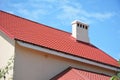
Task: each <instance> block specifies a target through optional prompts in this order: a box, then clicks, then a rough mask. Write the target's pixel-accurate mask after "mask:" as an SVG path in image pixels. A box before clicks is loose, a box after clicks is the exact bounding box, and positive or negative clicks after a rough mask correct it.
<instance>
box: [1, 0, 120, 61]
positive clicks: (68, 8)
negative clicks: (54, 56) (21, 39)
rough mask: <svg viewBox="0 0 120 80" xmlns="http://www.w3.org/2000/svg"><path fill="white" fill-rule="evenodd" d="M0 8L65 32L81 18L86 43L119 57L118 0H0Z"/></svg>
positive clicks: (119, 8) (119, 6) (119, 4)
mask: <svg viewBox="0 0 120 80" xmlns="http://www.w3.org/2000/svg"><path fill="white" fill-rule="evenodd" d="M0 9H1V10H3V11H6V12H9V13H12V14H15V15H18V16H21V17H24V18H27V19H30V20H33V21H36V22H39V23H42V24H46V25H49V26H51V27H54V28H58V29H61V30H64V31H67V32H71V22H72V21H74V20H80V21H83V22H85V23H87V24H89V26H90V28H89V37H90V42H91V43H92V44H94V45H95V46H97V47H98V48H100V49H102V50H103V51H104V52H106V53H108V54H109V55H111V56H113V57H114V58H116V59H119V58H120V25H119V24H120V0H0Z"/></svg>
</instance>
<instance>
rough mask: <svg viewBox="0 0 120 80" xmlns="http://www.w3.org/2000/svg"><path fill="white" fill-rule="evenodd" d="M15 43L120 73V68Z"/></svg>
mask: <svg viewBox="0 0 120 80" xmlns="http://www.w3.org/2000/svg"><path fill="white" fill-rule="evenodd" d="M16 41H17V43H18V44H19V45H20V46H23V47H26V48H30V49H34V50H38V51H42V52H45V53H48V54H52V55H56V56H60V57H63V58H67V59H72V60H75V61H79V62H83V63H87V64H90V65H94V66H98V67H102V68H105V69H109V70H113V71H120V68H117V67H113V66H109V65H105V64H102V63H97V62H95V61H90V60H87V59H84V58H80V57H76V56H72V55H69V54H65V53H63V52H58V51H55V50H51V49H48V48H44V47H41V46H37V45H33V44H31V43H27V42H23V41H19V40H16Z"/></svg>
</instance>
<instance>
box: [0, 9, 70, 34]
mask: <svg viewBox="0 0 120 80" xmlns="http://www.w3.org/2000/svg"><path fill="white" fill-rule="evenodd" d="M0 11H1V12H3V13H6V14H9V15H12V16H14V17H17V18H21V19H24V20H27V21H30V22H32V23H35V24H39V25H43V26H45V27H48V28H51V29H54V30H57V31H61V32H65V33H68V34H71V33H70V32H67V31H64V30H61V29H57V28H54V27H51V26H49V25H45V24H42V23H39V22H37V21H33V20H30V19H27V18H23V17H21V16H17V15H15V14H12V13H9V12H5V11H3V10H0Z"/></svg>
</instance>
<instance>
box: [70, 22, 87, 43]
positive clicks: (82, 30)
mask: <svg viewBox="0 0 120 80" xmlns="http://www.w3.org/2000/svg"><path fill="white" fill-rule="evenodd" d="M72 36H73V37H74V38H76V40H78V41H82V42H86V43H89V36H88V25H87V24H85V23H82V22H80V21H78V20H75V21H73V22H72Z"/></svg>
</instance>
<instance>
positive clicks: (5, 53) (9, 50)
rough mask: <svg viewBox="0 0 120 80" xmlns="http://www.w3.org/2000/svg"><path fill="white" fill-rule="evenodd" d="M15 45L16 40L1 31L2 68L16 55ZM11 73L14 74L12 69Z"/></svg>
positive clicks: (0, 51) (0, 66)
mask: <svg viewBox="0 0 120 80" xmlns="http://www.w3.org/2000/svg"><path fill="white" fill-rule="evenodd" d="M14 45H15V41H14V40H12V39H10V38H8V36H6V35H5V34H4V33H3V32H1V31H0V69H1V68H2V69H3V68H4V67H5V66H6V65H7V63H8V61H9V59H10V58H11V57H12V56H14V49H15V48H14ZM10 75H12V71H10ZM7 77H8V76H7Z"/></svg>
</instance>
